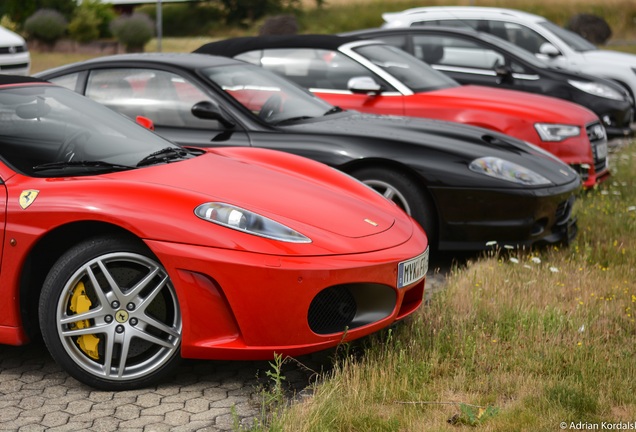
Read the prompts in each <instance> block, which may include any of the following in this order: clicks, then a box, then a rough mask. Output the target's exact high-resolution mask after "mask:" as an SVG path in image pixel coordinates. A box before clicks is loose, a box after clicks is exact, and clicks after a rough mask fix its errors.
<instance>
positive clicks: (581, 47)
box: [540, 21, 597, 52]
mask: <svg viewBox="0 0 636 432" xmlns="http://www.w3.org/2000/svg"><path fill="white" fill-rule="evenodd" d="M540 25H541V26H542V27H545V28H546V29H548V30H549V31H551V32H552V33H554V34H555V35H557V36H558V37H559V39H561V40H562V41H563V42H565V43H566V44H568V45H569V46H570V48H572V49H573V50H574V51H580V52H584V51H594V50H596V49H597V48H596V46H595V45H594V44H593V43H591V42H590V41H588V40H586V39H585V38H583V37H582V36H580V35H578V34H576V33H574V32H571V31H569V30H566V29H564V28H563V27H559V26H558V25H556V24H555V23H553V22H551V21H543V22H542V23H540Z"/></svg>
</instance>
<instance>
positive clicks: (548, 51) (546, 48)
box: [539, 42, 561, 58]
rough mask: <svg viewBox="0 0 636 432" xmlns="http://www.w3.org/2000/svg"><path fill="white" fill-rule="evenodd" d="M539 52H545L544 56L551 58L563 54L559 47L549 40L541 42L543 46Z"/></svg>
mask: <svg viewBox="0 0 636 432" xmlns="http://www.w3.org/2000/svg"><path fill="white" fill-rule="evenodd" d="M539 54H543V55H544V56H547V57H550V58H554V57H558V56H560V55H561V53H560V52H559V50H558V49H557V47H555V46H554V45H552V44H551V43H548V42H546V43H543V44H541V46H540V47H539Z"/></svg>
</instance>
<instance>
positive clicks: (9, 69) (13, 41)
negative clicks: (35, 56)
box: [0, 26, 31, 75]
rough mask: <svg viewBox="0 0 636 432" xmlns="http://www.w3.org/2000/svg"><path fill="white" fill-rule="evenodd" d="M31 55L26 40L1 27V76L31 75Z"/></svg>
mask: <svg viewBox="0 0 636 432" xmlns="http://www.w3.org/2000/svg"><path fill="white" fill-rule="evenodd" d="M30 70H31V55H30V54H29V50H28V49H27V44H26V42H25V41H24V38H23V37H22V36H20V35H18V34H16V33H14V32H12V31H11V30H8V29H6V28H4V27H1V26H0V74H10V75H29V72H30Z"/></svg>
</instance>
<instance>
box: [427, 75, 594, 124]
mask: <svg viewBox="0 0 636 432" xmlns="http://www.w3.org/2000/svg"><path fill="white" fill-rule="evenodd" d="M421 96H422V97H423V98H432V97H435V98H439V99H443V105H441V106H444V107H446V108H451V107H457V109H460V110H461V109H473V110H475V109H478V110H485V111H489V112H492V113H501V114H504V115H507V116H517V117H520V118H522V119H524V120H529V121H531V122H533V123H534V122H547V123H565V124H575V125H577V126H581V127H584V126H585V125H586V124H588V123H590V122H593V121H597V120H598V117H597V116H596V114H594V113H593V112H592V111H591V110H589V109H587V108H584V107H582V106H580V105H577V104H575V103H572V102H568V101H565V100H562V99H557V98H552V97H547V96H542V95H536V94H532V93H527V92H520V91H515V90H503V89H496V88H491V87H482V86H474V85H466V86H461V87H452V88H446V89H442V90H436V91H432V92H427V93H423V94H421ZM441 103H442V102H440V104H441Z"/></svg>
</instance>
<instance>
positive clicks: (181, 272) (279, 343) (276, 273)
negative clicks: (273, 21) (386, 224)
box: [146, 231, 428, 360]
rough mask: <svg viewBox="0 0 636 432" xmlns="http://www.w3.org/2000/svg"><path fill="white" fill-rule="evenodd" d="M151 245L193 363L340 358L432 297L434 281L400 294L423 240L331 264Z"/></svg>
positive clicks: (343, 257) (312, 259)
mask: <svg viewBox="0 0 636 432" xmlns="http://www.w3.org/2000/svg"><path fill="white" fill-rule="evenodd" d="M146 243H147V244H148V246H149V247H150V248H151V249H152V251H153V252H154V253H155V254H156V255H157V257H158V258H159V260H160V261H161V262H162V264H163V265H164V266H165V268H166V270H167V271H168V274H169V275H170V277H171V279H172V282H173V284H174V286H175V288H176V290H177V295H178V298H179V303H180V307H181V310H182V319H183V335H182V345H181V355H182V356H183V357H185V358H198V359H219V360H232V359H236V360H259V359H271V358H273V355H274V353H277V354H283V355H302V354H306V353H310V352H313V351H318V350H322V349H326V348H330V347H333V346H336V345H337V344H339V343H341V342H344V341H348V340H353V339H356V338H360V337H363V336H366V335H368V334H371V333H373V332H376V331H378V330H380V329H382V328H385V327H387V326H389V325H391V324H392V323H394V322H395V321H396V320H400V319H402V318H404V317H406V316H407V315H409V314H411V313H413V312H414V311H415V310H416V309H417V308H418V307H419V305H420V304H421V303H422V298H423V294H424V284H425V278H424V279H422V280H419V281H417V282H415V283H413V284H411V285H408V286H406V287H404V288H400V289H398V288H397V272H398V263H399V262H402V261H405V260H408V259H410V258H413V257H415V256H417V255H419V254H421V253H422V252H423V251H424V250H425V249H426V248H427V246H428V245H427V240H426V236H425V235H424V234H423V233H422V232H420V231H417V232H416V234H415V235H414V236H412V237H411V238H410V239H409V240H408V241H407V242H406V243H404V244H402V245H400V246H397V247H394V248H391V249H386V250H380V251H375V252H370V253H361V254H351V255H340V256H321V257H294V256H274V255H263V254H258V253H251V252H245V251H236V250H226V249H215V248H209V247H202V246H193V245H185V244H178V243H167V242H156V241H147V242H146ZM332 303H333V304H337V306H335V307H334V306H330V304H332ZM352 309H353V312H352ZM343 317H344V318H343ZM347 317H349V318H351V319H348V318H347ZM343 319H344V321H343ZM334 326H335V327H334Z"/></svg>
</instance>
